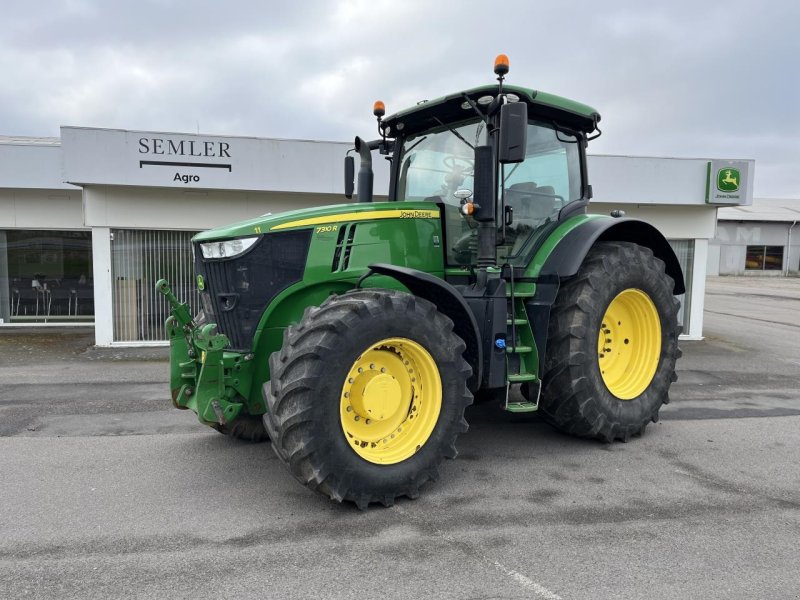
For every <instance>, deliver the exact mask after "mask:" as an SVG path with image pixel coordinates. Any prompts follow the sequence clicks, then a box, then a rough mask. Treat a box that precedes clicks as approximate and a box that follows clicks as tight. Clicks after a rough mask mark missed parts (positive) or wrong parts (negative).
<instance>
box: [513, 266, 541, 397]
mask: <svg viewBox="0 0 800 600" xmlns="http://www.w3.org/2000/svg"><path fill="white" fill-rule="evenodd" d="M533 296H534V292H533V289H532V284H519V283H518V284H516V285H515V284H514V280H513V277H512V279H511V281H510V285H508V286H506V302H507V319H506V328H507V333H506V343H505V350H506V382H507V383H506V398H505V409H506V410H507V411H508V412H512V413H525V412H535V411H536V410H538V408H539V395H540V393H541V387H542V386H541V381H540V380H539V377H538V375H537V374H536V373H537V370H538V356H537V353H536V345H535V342H534V339H533V331H532V329H531V325H530V321H529V320H528V313H527V311H526V310H525V301H526V300H528V299H529V298H532V297H533ZM523 383H527V384H528V385H529V386H536V388H537V389H538V391H537V394H536V401H535V402H529V401H520V402H511V401H510V400H509V396H510V391H511V386H512V385H521V384H523Z"/></svg>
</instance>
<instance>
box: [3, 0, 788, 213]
mask: <svg viewBox="0 0 800 600" xmlns="http://www.w3.org/2000/svg"><path fill="white" fill-rule="evenodd" d="M491 9H493V10H496V11H497V12H496V13H494V14H490V13H487V10H491ZM1 18H2V25H1V26H0V73H2V85H0V134H5V135H34V136H39V135H44V136H49V135H58V131H59V126H60V125H84V126H93V127H118V128H124V129H152V130H161V131H179V132H197V131H198V130H199V131H200V132H202V133H214V134H232V135H253V136H264V137H281V138H304V139H322V140H350V139H352V137H353V135H354V134H360V135H362V136H369V135H372V134H373V133H374V130H375V125H374V121H373V120H372V115H371V108H372V102H373V100H375V99H378V98H380V99H383V100H384V101H385V102H386V105H387V109H388V112H390V113H391V112H394V111H395V110H399V109H401V108H404V107H407V106H408V105H410V104H413V103H416V102H417V101H419V100H421V99H424V98H434V97H437V96H440V95H443V94H445V93H450V92H453V91H457V90H459V89H464V88H467V87H472V86H475V85H480V84H483V83H490V82H492V73H491V68H492V63H493V60H494V57H495V55H496V54H498V53H500V52H504V53H506V54H508V55H509V57H510V60H511V73H510V75H509V82H510V83H515V84H519V85H524V86H528V87H533V88H535V89H541V90H545V91H548V92H551V93H556V94H560V95H564V96H567V97H570V98H574V99H576V100H579V101H581V102H584V103H586V104H590V105H592V106H594V107H596V108H597V109H598V110H599V111H600V113H601V115H602V117H603V121H602V123H601V127H602V129H603V132H604V134H603V136H602V137H601V138H600V139H599V140H597V141H595V142H594V143H593V144H592V145H591V146H590V151H591V152H594V153H606V154H632V155H655V156H679V157H715V158H754V159H756V161H757V162H756V178H755V193H756V196H761V197H790V198H800V34H798V33H797V30H798V26H800V2H798V1H797V0H780V1H779V0H761V1H760V2H755V1H754V0H748V1H746V2H745V1H740V0H724V1H705V0H693V1H683V0H670V1H668V2H641V1H639V2H634V1H630V2H621V1H609V2H604V1H602V0H594V1H586V0H569V1H568V2H567V1H563V0H562V1H544V0H541V1H539V2H534V1H525V0H519V1H517V0H508V1H505V2H489V3H487V2H473V1H461V2H456V1H452V2H451V1H445V0H435V1H434V0H427V1H425V0H421V1H418V0H394V1H390V2H386V1H383V0H335V1H329V2H323V1H318V0H305V1H302V2H294V3H290V2H285V1H281V2H277V1H267V0H261V1H257V0H251V1H236V0H226V1H221V0H217V1H214V2H210V1H200V0H197V1H189V0H186V1H183V2H179V1H177V0H175V1H171V0H138V1H136V2H123V1H121V0H120V1H115V0H63V1H55V0H37V1H36V2H31V1H30V0H26V1H17V0H10V1H8V0H6V1H4V2H3V3H2V17H1Z"/></svg>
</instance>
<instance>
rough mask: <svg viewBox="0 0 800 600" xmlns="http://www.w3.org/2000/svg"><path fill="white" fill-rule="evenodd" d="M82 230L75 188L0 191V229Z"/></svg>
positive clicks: (78, 195)
mask: <svg viewBox="0 0 800 600" xmlns="http://www.w3.org/2000/svg"><path fill="white" fill-rule="evenodd" d="M14 228H18V229H58V230H64V229H86V227H85V226H84V224H83V213H82V210H81V191H80V190H79V189H75V188H72V189H50V190H36V189H1V188H0V229H14Z"/></svg>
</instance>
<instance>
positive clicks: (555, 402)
mask: <svg viewBox="0 0 800 600" xmlns="http://www.w3.org/2000/svg"><path fill="white" fill-rule="evenodd" d="M674 290H675V286H674V281H673V280H672V278H671V277H670V276H669V275H667V274H666V272H665V265H664V263H663V262H662V261H661V260H660V259H658V258H657V257H656V256H654V255H653V252H652V251H651V250H649V249H648V248H644V247H642V246H639V245H638V244H634V243H631V242H614V241H603V242H598V243H596V244H595V245H594V246H593V247H592V248H591V250H590V251H589V253H588V254H587V255H586V258H585V259H584V261H583V264H582V265H581V267H580V269H579V270H578V272H577V273H576V274H575V275H574V276H573V277H570V278H567V279H565V280H564V282H563V283H562V284H561V287H560V288H559V291H558V294H557V295H556V299H555V303H554V304H553V306H552V308H551V311H550V326H549V329H548V337H547V339H548V341H547V351H546V353H545V363H544V368H543V375H542V390H541V398H540V402H539V413H540V414H541V415H542V416H543V417H544V419H545V420H547V421H549V422H550V423H551V424H553V425H554V426H556V427H557V428H558V429H561V430H562V431H565V432H567V433H570V434H572V435H577V436H581V437H591V438H596V439H600V440H603V441H605V442H612V441H614V440H622V441H627V440H629V439H630V438H631V437H632V436H634V435H641V434H642V433H644V430H645V428H646V427H647V425H648V423H651V422H654V421H657V420H658V418H659V410H660V409H661V406H662V405H664V404H666V403H667V402H668V401H669V388H670V385H671V384H672V382H673V381H675V380H676V379H677V375H676V374H675V361H676V360H677V359H678V357H679V356H680V350H679V349H678V334H679V332H680V328H679V325H678V308H679V306H680V305H679V303H678V300H677V299H676V298H675V296H674V295H673V292H674ZM527 393H528V394H529V395H530V390H528V391H527Z"/></svg>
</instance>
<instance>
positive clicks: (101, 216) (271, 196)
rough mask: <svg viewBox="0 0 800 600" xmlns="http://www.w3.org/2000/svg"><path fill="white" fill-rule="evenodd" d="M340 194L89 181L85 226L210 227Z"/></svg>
mask: <svg viewBox="0 0 800 600" xmlns="http://www.w3.org/2000/svg"><path fill="white" fill-rule="evenodd" d="M345 201H346V199H345V198H344V196H342V195H327V196H325V195H322V194H291V193H277V192H237V191H222V190H174V189H166V188H139V187H123V186H105V185H91V186H86V188H84V195H83V203H84V217H85V223H86V225H87V226H91V227H111V228H117V229H188V230H203V229H211V228H213V227H219V226H222V225H227V224H229V223H234V222H236V221H241V220H244V219H250V218H253V217H257V216H259V215H263V214H264V213H267V212H281V211H287V210H296V209H298V208H306V207H311V206H320V205H324V204H334V203H340V202H345Z"/></svg>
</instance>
